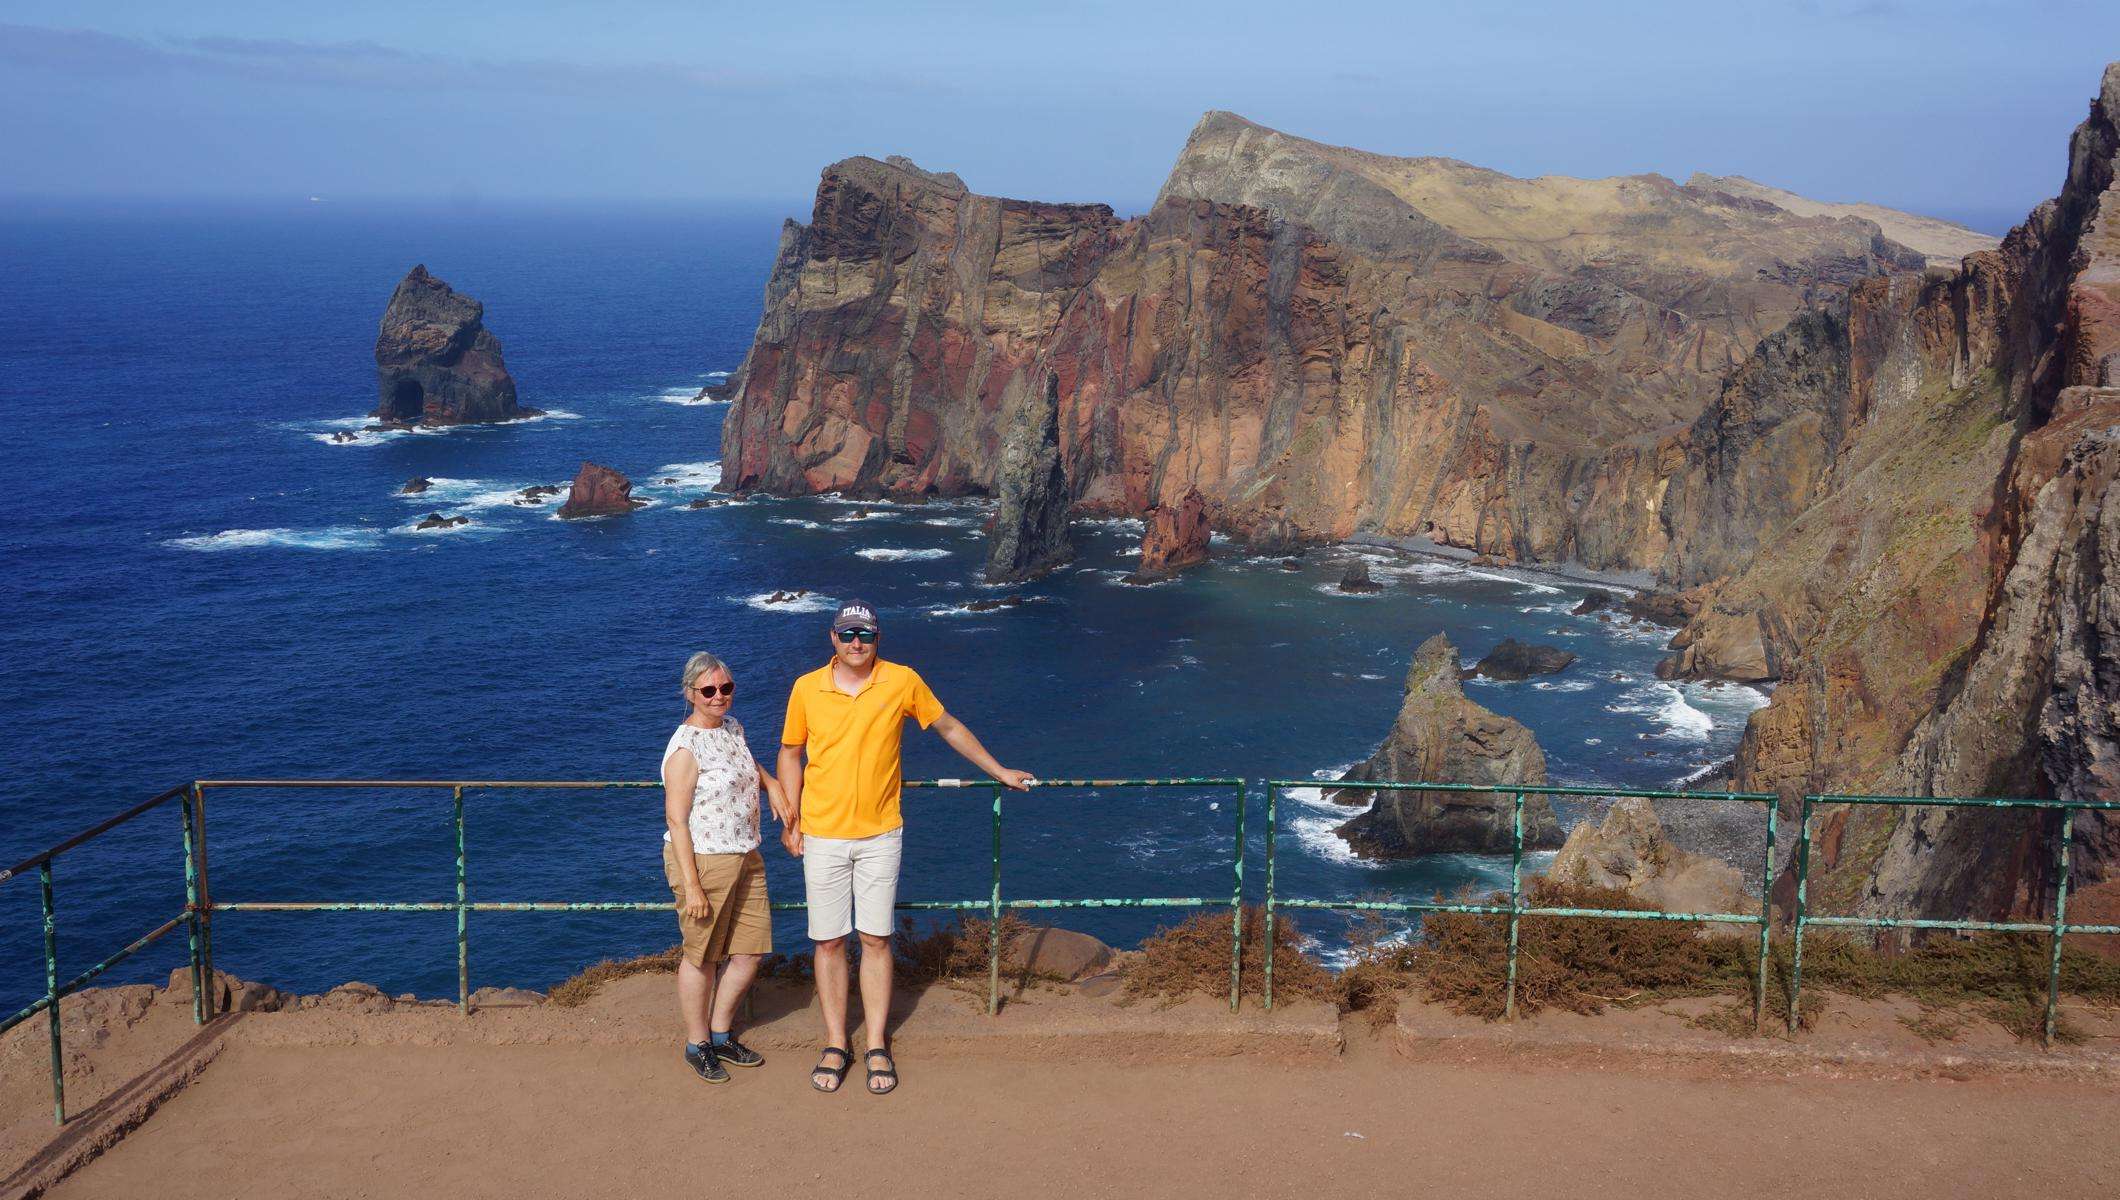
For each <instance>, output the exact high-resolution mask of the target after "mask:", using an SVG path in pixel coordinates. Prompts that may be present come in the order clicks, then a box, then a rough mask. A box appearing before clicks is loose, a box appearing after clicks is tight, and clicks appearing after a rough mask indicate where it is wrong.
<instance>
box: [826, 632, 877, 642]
mask: <svg viewBox="0 0 2120 1200" xmlns="http://www.w3.org/2000/svg"><path fill="white" fill-rule="evenodd" d="M832 632H833V633H834V634H836V635H838V637H839V643H840V645H842V646H851V645H853V644H854V642H855V640H856V639H857V638H858V639H860V641H861V644H862V645H864V646H873V645H875V644H876V631H875V630H873V629H835V630H833V631H832Z"/></svg>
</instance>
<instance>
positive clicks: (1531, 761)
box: [1333, 633, 1561, 858]
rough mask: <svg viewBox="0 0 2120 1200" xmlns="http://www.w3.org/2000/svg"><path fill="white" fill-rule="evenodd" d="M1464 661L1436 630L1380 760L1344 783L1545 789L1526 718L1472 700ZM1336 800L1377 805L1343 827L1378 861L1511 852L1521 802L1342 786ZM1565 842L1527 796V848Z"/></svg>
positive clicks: (1410, 674) (1549, 808) (1360, 767)
mask: <svg viewBox="0 0 2120 1200" xmlns="http://www.w3.org/2000/svg"><path fill="white" fill-rule="evenodd" d="M1462 674H1463V664H1462V663H1460V662H1459V660H1458V652H1457V648H1456V647H1454V646H1452V645H1451V644H1450V639H1449V638H1447V637H1444V636H1443V635H1442V634H1440V633H1438V634H1435V635H1433V636H1431V637H1430V638H1429V639H1428V640H1427V641H1425V642H1422V643H1421V648H1420V649H1419V650H1418V651H1417V652H1415V654H1414V656H1413V665H1412V667H1410V668H1409V669H1408V670H1407V672H1406V695H1405V698H1404V699H1403V700H1402V701H1401V703H1400V705H1399V713H1398V717H1397V719H1396V720H1394V721H1393V722H1392V726H1391V732H1390V733H1389V734H1387V735H1386V736H1385V738H1384V744H1383V745H1381V746H1379V747H1377V751H1376V753H1375V754H1372V755H1370V756H1369V758H1368V759H1367V760H1366V761H1364V762H1361V763H1358V764H1356V765H1355V766H1354V768H1353V769H1351V770H1349V771H1348V772H1347V773H1346V774H1345V775H1342V776H1341V777H1340V778H1341V779H1342V780H1343V781H1362V782H1369V783H1383V782H1391V783H1438V782H1450V783H1467V784H1511V783H1529V784H1542V783H1544V782H1546V755H1545V753H1544V752H1543V751H1541V750H1540V749H1539V745H1538V739H1537V738H1534V737H1533V736H1532V735H1531V731H1530V730H1529V729H1526V728H1525V727H1524V726H1523V724H1522V723H1521V722H1519V721H1515V720H1512V719H1510V718H1508V717H1504V716H1500V715H1498V714H1496V713H1493V712H1490V711H1488V710H1487V709H1485V708H1482V707H1480V706H1479V705H1478V704H1475V703H1473V702H1472V701H1471V700H1469V699H1467V698H1466V696H1465V688H1464V684H1463V683H1462V682H1461V680H1460V676H1461V675H1462ZM1333 798H1334V799H1335V800H1337V801H1339V802H1341V803H1345V804H1369V806H1370V807H1369V811H1367V812H1365V813H1363V814H1361V815H1360V816H1358V817H1355V818H1354V819H1353V820H1351V821H1348V822H1347V823H1346V824H1344V825H1342V826H1340V828H1339V831H1338V832H1339V835H1340V836H1341V837H1343V838H1345V839H1347V842H1348V844H1349V845H1350V846H1352V847H1353V848H1354V849H1355V851H1356V852H1357V853H1360V854H1366V855H1371V856H1374V857H1378V858H1399V857H1404V856H1407V855H1414V854H1451V853H1473V854H1507V853H1508V852H1509V850H1510V847H1511V846H1512V845H1513V843H1514V839H1515V834H1514V816H1513V808H1514V801H1513V799H1512V798H1511V797H1510V796H1507V795H1503V794H1498V793H1490V792H1401V791H1369V790H1364V789H1360V788H1351V789H1341V790H1339V791H1335V792H1334V793H1333ZM1560 844H1561V828H1560V822H1559V821H1558V820H1557V819H1556V818H1555V816H1554V814H1553V804H1552V802H1551V801H1549V800H1548V799H1547V798H1546V797H1544V796H1527V797H1525V798H1524V847H1525V848H1526V849H1529V850H1551V849H1554V848H1556V847H1558V846H1559V845H1560Z"/></svg>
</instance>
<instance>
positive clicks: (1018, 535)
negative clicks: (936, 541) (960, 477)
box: [986, 375, 1075, 583]
mask: <svg viewBox="0 0 2120 1200" xmlns="http://www.w3.org/2000/svg"><path fill="white" fill-rule="evenodd" d="M1059 386H1060V385H1059V381H1058V380H1057V379H1055V378H1054V377H1053V376H1051V375H1047V376H1046V379H1045V386H1044V387H1041V388H1033V389H1031V390H1030V391H1029V392H1027V393H1024V394H1023V395H1020V396H1018V397H1017V400H1016V408H1015V411H1014V412H1012V413H1010V414H1009V415H1008V418H1007V421H1006V424H1005V429H1006V433H1005V435H1004V436H1003V438H1002V442H1001V469H1000V473H999V474H1000V493H1001V501H1000V504H999V505H998V506H997V507H996V509H995V512H994V526H993V532H992V533H991V534H989V535H988V538H987V552H986V579H987V582H988V583H1004V582H1014V581H1017V580H1023V579H1033V578H1036V577H1037V576H1040V575H1043V574H1045V573H1046V572H1048V571H1050V570H1052V569H1053V568H1054V567H1057V566H1059V565H1061V564H1062V563H1065V562H1067V561H1068V560H1069V559H1072V558H1073V557H1074V556H1075V547H1074V543H1073V542H1072V541H1070V540H1069V538H1068V533H1067V510H1068V494H1067V472H1066V471H1064V470H1062V469H1061V467H1060V390H1059Z"/></svg>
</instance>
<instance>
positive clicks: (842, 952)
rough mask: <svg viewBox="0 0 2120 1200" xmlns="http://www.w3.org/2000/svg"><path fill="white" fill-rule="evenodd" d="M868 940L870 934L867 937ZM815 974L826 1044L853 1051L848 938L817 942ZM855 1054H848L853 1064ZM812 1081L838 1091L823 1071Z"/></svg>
mask: <svg viewBox="0 0 2120 1200" xmlns="http://www.w3.org/2000/svg"><path fill="white" fill-rule="evenodd" d="M863 936H864V937H866V936H867V935H865V934H864V935H863ZM811 971H812V973H814V974H815V975H816V976H817V1007H819V1008H821V1009H823V1010H824V1044H825V1045H827V1046H837V1047H839V1048H840V1049H841V1050H849V1047H848V1044H847V940H846V938H844V937H835V938H830V939H828V940H826V941H822V942H819V943H817V949H816V952H815V954H814V955H813V956H812V958H811ZM866 979H867V976H866V968H865V967H864V975H863V981H864V989H863V992H862V994H863V995H864V996H866V995H867V994H868V992H867V990H866ZM852 1057H853V1055H852V1053H851V1051H849V1053H848V1059H849V1060H850V1061H851V1059H852ZM810 1081H811V1082H812V1083H814V1084H816V1085H817V1086H818V1087H821V1088H828V1089H830V1088H836V1085H835V1084H834V1083H833V1082H832V1077H831V1076H830V1075H827V1074H825V1073H823V1072H821V1071H820V1072H817V1073H814V1074H812V1075H811V1076H810Z"/></svg>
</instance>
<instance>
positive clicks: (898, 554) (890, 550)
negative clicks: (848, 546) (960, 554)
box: [854, 546, 950, 562]
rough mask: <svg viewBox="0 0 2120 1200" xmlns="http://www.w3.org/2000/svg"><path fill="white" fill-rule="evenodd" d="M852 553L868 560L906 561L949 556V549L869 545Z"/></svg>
mask: <svg viewBox="0 0 2120 1200" xmlns="http://www.w3.org/2000/svg"><path fill="white" fill-rule="evenodd" d="M854 553H856V554H859V555H860V556H861V557H863V558H866V559H868V560H869V561H870V562H906V561H909V560H912V559H922V558H948V557H949V556H950V552H949V551H947V550H944V549H942V548H940V547H927V548H923V549H917V550H914V549H907V548H904V547H900V546H871V547H869V548H868V549H866V550H856V551H854Z"/></svg>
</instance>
